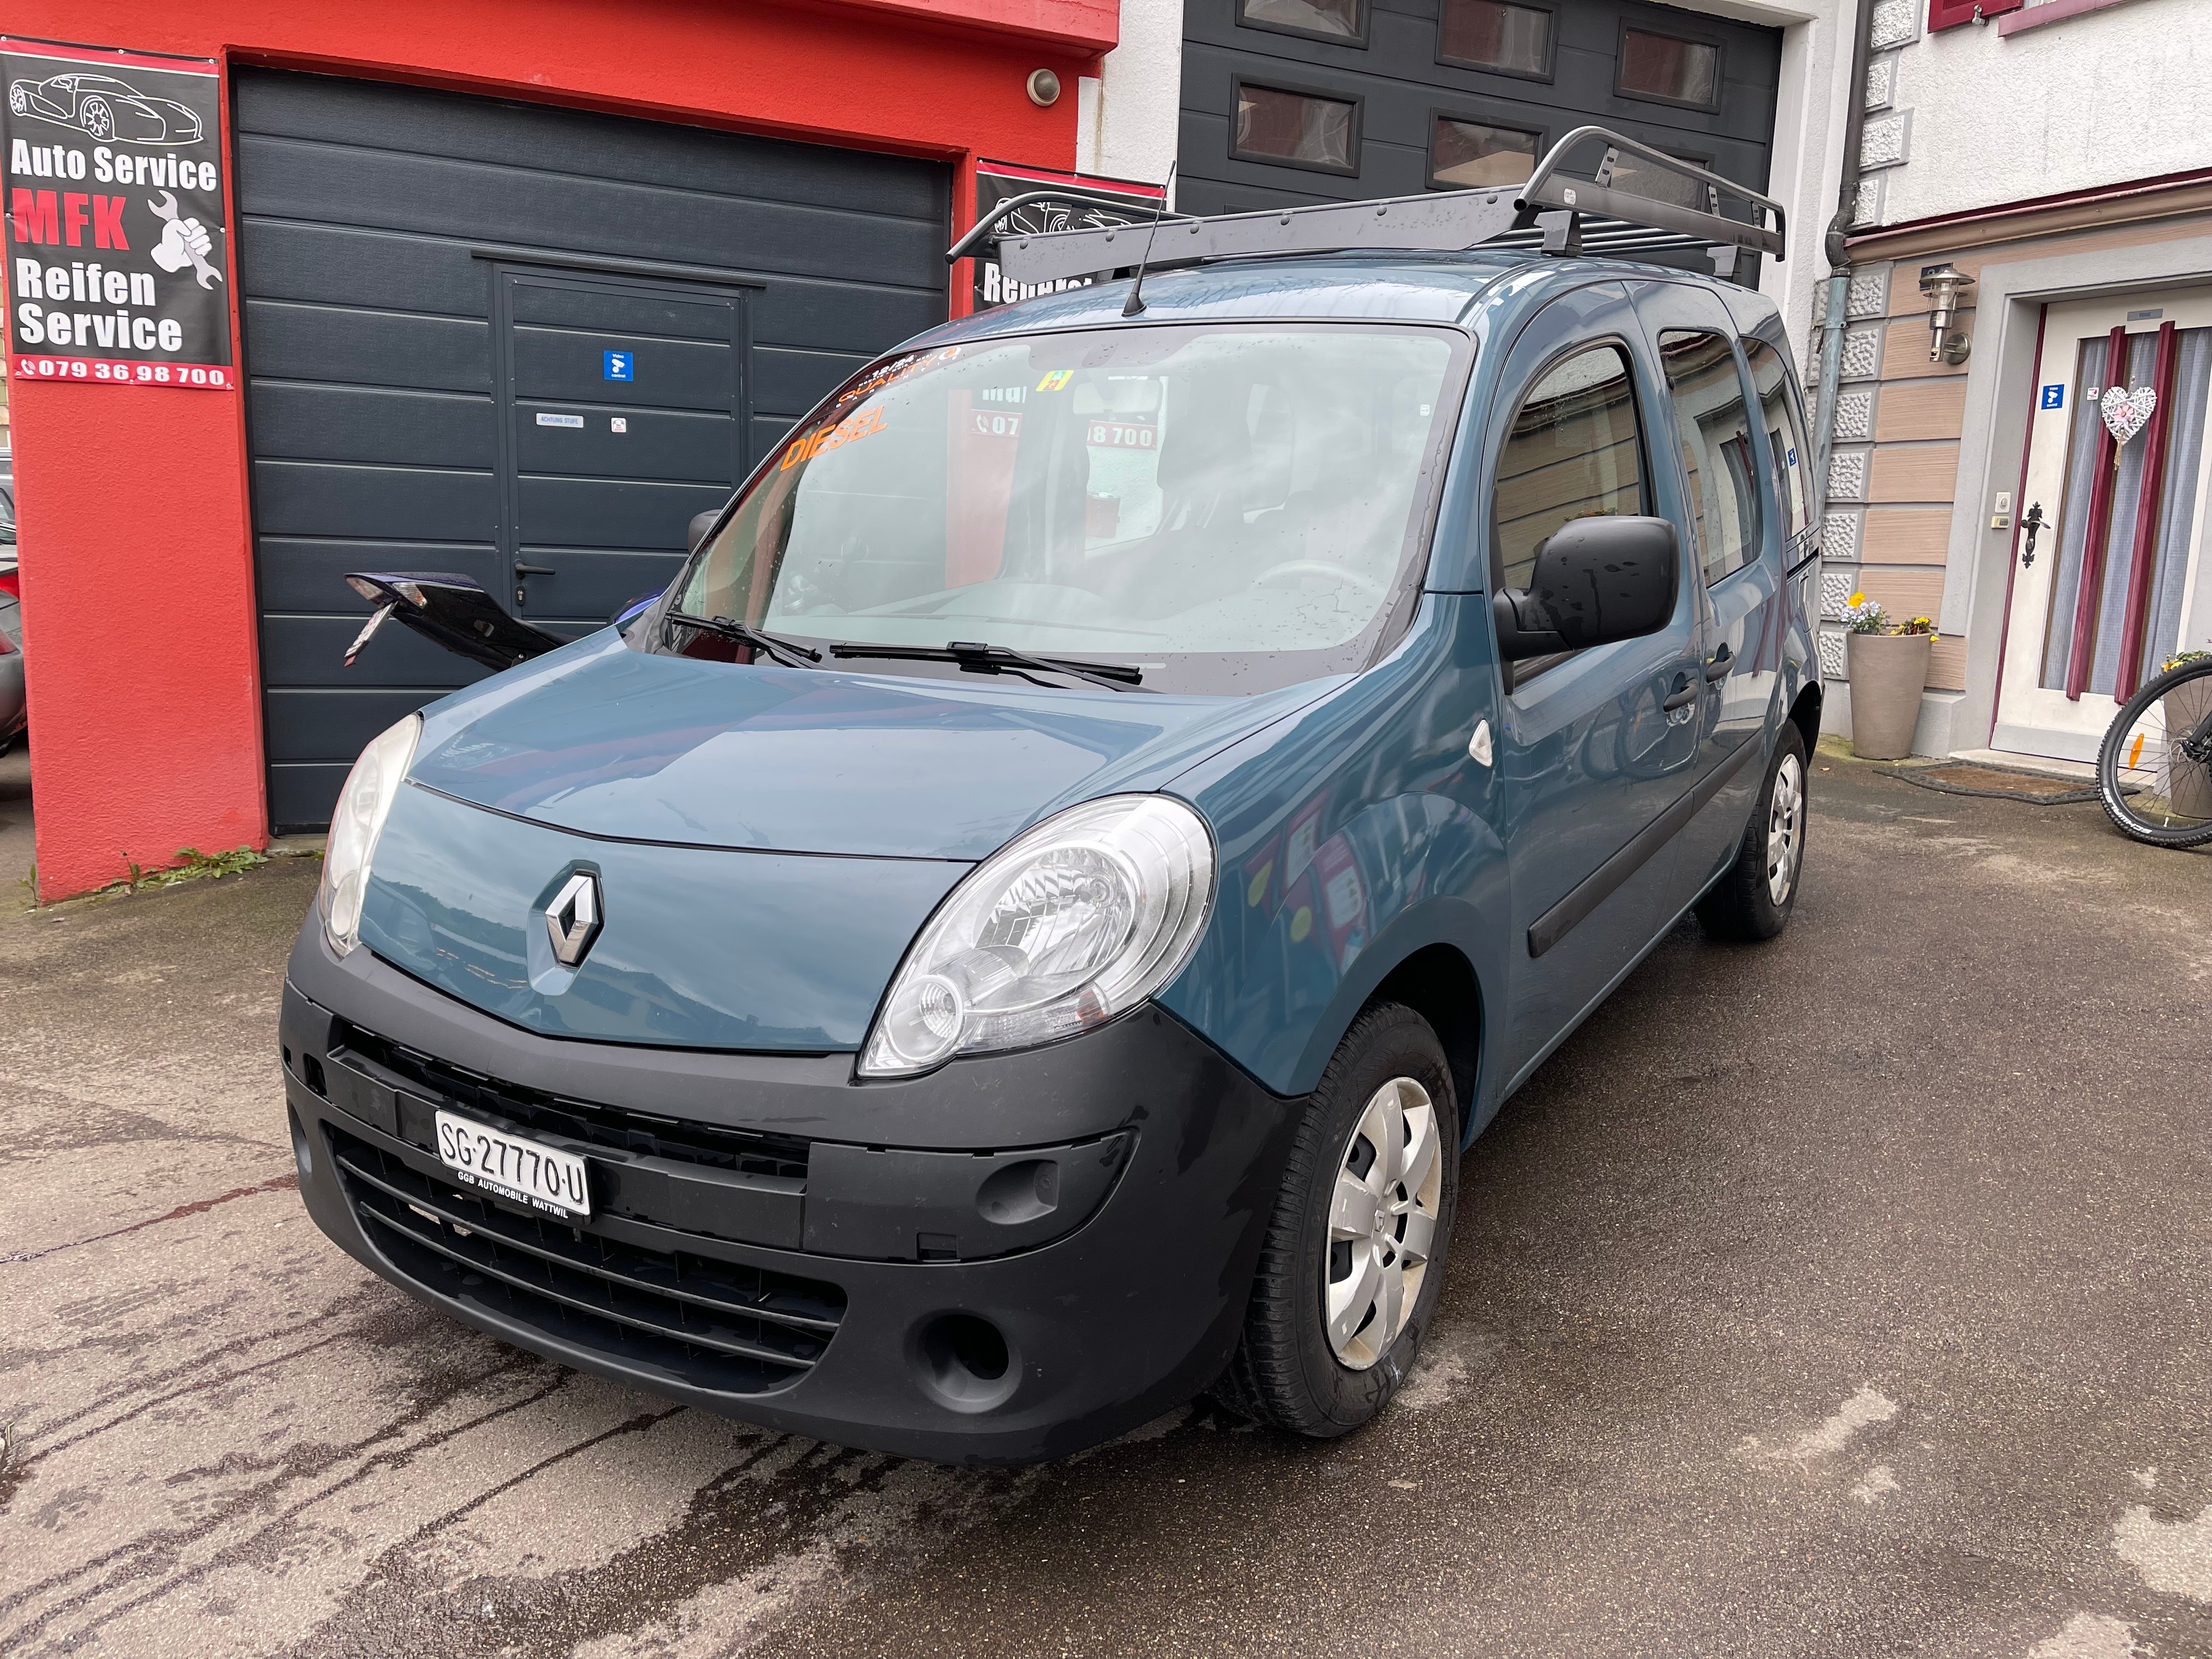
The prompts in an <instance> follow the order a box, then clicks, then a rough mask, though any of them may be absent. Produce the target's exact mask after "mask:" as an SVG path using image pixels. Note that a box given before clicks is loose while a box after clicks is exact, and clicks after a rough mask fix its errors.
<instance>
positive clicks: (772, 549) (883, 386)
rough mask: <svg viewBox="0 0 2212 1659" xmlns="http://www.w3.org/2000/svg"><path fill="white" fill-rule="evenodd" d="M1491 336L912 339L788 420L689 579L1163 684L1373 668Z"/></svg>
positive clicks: (730, 604)
mask: <svg viewBox="0 0 2212 1659" xmlns="http://www.w3.org/2000/svg"><path fill="white" fill-rule="evenodd" d="M1471 349H1472V348H1471V343H1470V342H1469V341H1468V339H1467V337H1466V336H1465V335H1463V334H1462V333H1460V332H1459V331H1456V330H1444V329H1436V328H1404V327H1400V328H1392V327H1384V326H1368V325H1266V326H1257V327H1244V326H1238V327H1229V326H1204V325H1196V326H1164V327H1146V326H1125V327H1121V328H1117V329H1111V330H1097V331H1082V332H1071V333H1065V334H1052V335H1038V336H1030V337H1016V338H1012V339H1000V340H986V341H981V342H976V343H968V344H962V345H954V346H946V347H945V348H943V349H939V350H936V351H932V352H926V353H921V354H917V355H914V356H902V357H896V358H892V359H890V360H888V361H886V362H883V363H880V364H878V365H876V366H875V367H873V368H871V369H869V370H868V371H866V373H864V374H861V375H860V376H859V377H857V378H856V379H855V380H853V381H852V382H851V383H850V384H849V385H848V386H846V388H845V389H844V390H843V391H842V392H840V393H839V394H838V395H837V397H836V398H833V399H832V400H831V401H830V402H829V404H827V405H826V406H825V407H824V408H823V410H822V411H821V412H820V413H819V414H818V415H817V417H816V418H815V419H814V420H813V421H811V422H809V423H808V424H806V425H805V426H802V427H800V428H798V429H796V430H795V431H794V432H793V433H792V434H791V435H790V436H789V437H788V438H787V440H786V441H785V442H784V444H783V447H782V448H781V450H780V452H779V453H778V457H777V459H775V461H774V462H772V463H771V464H770V465H769V466H768V467H767V468H765V469H764V470H763V471H762V472H761V473H760V474H759V476H758V477H756V478H755V479H754V481H753V483H752V486H751V488H750V490H749V491H748V493H747V494H746V495H745V496H744V499H743V501H741V502H740V503H739V504H738V508H737V511H736V512H735V513H733V514H732V517H731V518H730V520H729V521H728V522H727V523H726V525H725V526H723V529H722V531H721V533H720V534H719V535H717V536H715V537H714V538H712V539H711V540H709V541H708V543H707V544H705V545H704V546H703V547H702V549H701V550H700V552H699V554H698V556H696V559H695V560H694V562H693V563H692V566H691V568H690V571H689V572H688V573H687V574H686V576H685V578H684V580H683V581H682V582H681V583H680V584H679V586H678V597H677V605H678V607H679V608H680V609H682V610H684V611H688V612H690V613H691V614H693V615H695V616H702V617H732V618H734V619H736V620H737V621H739V622H744V623H751V624H753V625H754V626H756V627H760V628H764V629H769V630H771V631H773V632H775V633H778V634H781V635H789V636H793V637H796V638H799V639H803V640H806V641H811V642H815V643H820V642H822V641H859V642H864V643H867V644H878V645H902V646H929V647H942V646H945V645H947V644H949V643H951V642H952V641H978V642H981V643H987V644H990V645H994V646H1000V647H1006V648H1007V649H1010V650H1013V651H1018V652H1024V653H1030V654H1036V655H1052V656H1060V657H1072V658H1078V659H1084V660H1088V661H1100V662H1113V663H1122V664H1129V665H1136V666H1138V667H1140V668H1141V669H1142V670H1143V672H1144V684H1145V685H1146V686H1147V687H1151V688H1155V689H1158V690H1194V691H1255V690H1266V689H1268V688H1270V687H1273V686H1275V685H1281V684H1291V683H1292V682H1294V681H1296V680H1298V679H1303V678H1311V677H1313V676H1315V675H1317V674H1325V673H1334V672H1342V671H1354V670H1357V669H1359V668H1361V667H1364V665H1366V662H1367V659H1368V658H1369V656H1370V654H1371V653H1372V651H1373V648H1374V647H1375V644H1376V640H1377V637H1378V636H1379V635H1380V634H1381V631H1382V629H1383V627H1384V626H1385V625H1386V623H1387V621H1388V615H1389V610H1390V601H1391V599H1392V598H1393V596H1394V595H1395V592H1397V591H1398V589H1399V587H1400V586H1401V578H1402V577H1404V576H1405V575H1407V574H1408V572H1409V567H1410V565H1411V563H1412V562H1413V558H1414V557H1415V556H1416V554H1417V553H1418V551H1419V545H1420V541H1421V538H1422V533H1423V532H1424V531H1425V528H1426V526H1427V522H1428V516H1429V514H1428V508H1429V504H1430V497H1431V495H1432V493H1433V483H1434V478H1435V476H1436V474H1437V471H1438V470H1439V467H1438V463H1439V462H1440V460H1441V458H1442V455H1443V449H1444V446H1445V444H1446V442H1447V441H1449V436H1450V425H1451V423H1450V420H1449V414H1450V411H1451V410H1452V409H1453V408H1454V407H1455V404H1456V398H1457V392H1458V388H1459V386H1460V385H1461V383H1462V381H1463V380H1464V377H1465V374H1466V360H1467V358H1468V355H1469V353H1470V351H1471ZM672 643H674V644H675V645H677V646H678V647H679V648H681V649H684V650H686V651H689V652H691V653H696V654H699V655H704V656H727V655H729V654H731V653H732V652H733V651H734V650H742V649H744V647H742V646H732V642H731V641H729V640H728V639H727V638H726V637H721V636H717V635H710V634H705V633H699V632H692V633H689V634H678V635H674V636H672ZM854 666H856V667H860V668H868V669H872V668H873V667H874V666H875V665H874V664H873V663H872V662H870V661H868V660H867V659H862V660H861V661H860V662H859V663H856V664H855V665H854ZM929 671H939V670H935V669H931V670H929Z"/></svg>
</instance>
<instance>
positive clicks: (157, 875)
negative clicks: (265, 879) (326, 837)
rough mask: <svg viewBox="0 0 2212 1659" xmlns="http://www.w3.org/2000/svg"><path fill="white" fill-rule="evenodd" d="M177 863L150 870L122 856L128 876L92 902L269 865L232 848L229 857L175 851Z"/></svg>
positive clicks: (193, 849) (248, 851)
mask: <svg viewBox="0 0 2212 1659" xmlns="http://www.w3.org/2000/svg"><path fill="white" fill-rule="evenodd" d="M177 860H178V862H177V863H176V864H175V865H174V866H172V867H171V868H169V869H167V870H149V869H147V868H146V867H145V866H143V865H141V864H140V863H139V862H138V861H137V860H136V859H133V858H131V857H130V855H129V854H125V862H126V863H128V864H129V865H130V866H131V873H130V875H128V876H127V877H125V878H124V879H123V880H121V881H111V882H109V883H108V884H107V885H106V886H105V887H103V888H101V889H100V890H99V891H98V892H96V893H94V894H93V895H92V896H93V897H94V898H119V897H121V896H123V895H124V894H125V893H143V892H145V891H147V890H149V889H152V888H156V887H179V886H182V885H183V884H185V882H188V881H220V880H222V878H223V877H225V876H235V875H242V874H244V873H245V872H246V871H248V870H251V869H252V868H253V867H254V866H256V865H258V864H266V863H268V862H269V855H268V854H266V853H257V852H255V851H254V850H253V849H252V848H251V847H234V848H231V850H230V851H229V852H228V853H203V852H201V851H200V849H199V848H197V847H179V848H177Z"/></svg>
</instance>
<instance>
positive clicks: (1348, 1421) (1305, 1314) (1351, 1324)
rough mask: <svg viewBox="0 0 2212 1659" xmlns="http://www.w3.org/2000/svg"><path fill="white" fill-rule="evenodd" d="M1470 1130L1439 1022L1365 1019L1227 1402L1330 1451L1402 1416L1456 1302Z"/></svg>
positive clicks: (1294, 1170) (1222, 1395)
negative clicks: (1437, 1326) (1397, 1411)
mask: <svg viewBox="0 0 2212 1659" xmlns="http://www.w3.org/2000/svg"><path fill="white" fill-rule="evenodd" d="M1459 1122H1460V1115H1459V1103H1458V1097H1457V1095H1456V1093H1455V1090H1454V1088H1453V1085H1452V1075H1451V1066H1450V1065H1449V1062H1448V1061H1447V1060H1445V1058H1444V1051H1443V1044H1441V1043H1440V1042H1437V1036H1436V1033H1435V1032H1434V1031H1433V1030H1431V1029H1430V1028H1429V1023H1428V1022H1427V1021H1426V1020H1425V1019H1423V1018H1421V1017H1420V1016H1419V1014H1417V1013H1415V1012H1413V1010H1412V1009H1410V1008H1407V1007H1405V1006H1401V1005H1400V1004H1397V1003H1376V1004H1375V1005H1373V1006H1370V1007H1369V1008H1367V1009H1366V1010H1365V1011H1364V1012H1362V1013H1361V1014H1360V1016H1359V1018H1358V1019H1357V1020H1355V1021H1353V1022H1352V1030H1349V1031H1348V1032H1346V1034H1345V1038H1344V1041H1343V1042H1341V1043H1340V1044H1339V1045H1338V1047H1337V1051H1336V1054H1335V1056H1334V1058H1333V1059H1332V1060H1330V1061H1329V1064H1328V1071H1326V1072H1325V1073H1322V1081H1321V1086H1320V1087H1319V1088H1318V1089H1316V1090H1315V1091H1314V1093H1313V1097H1312V1099H1311V1100H1310V1103H1308V1105H1307V1108H1306V1115H1305V1119H1304V1121H1303V1122H1302V1123H1301V1124H1300V1125H1299V1126H1298V1132H1297V1141H1296V1143H1295V1144H1294V1146H1292V1148H1291V1160H1290V1168H1289V1170H1287V1171H1286V1172H1285V1175H1284V1177H1283V1187H1282V1191H1281V1193H1280V1194H1279V1195H1278V1197H1277V1200H1276V1203H1275V1213H1274V1216H1273V1219H1272V1220H1271V1222H1270V1223H1269V1225H1268V1229H1267V1244H1266V1246H1265V1248H1264V1249H1262V1251H1261V1257H1260V1268H1259V1273H1258V1274H1257V1276H1256V1277H1255V1279H1254V1281H1253V1285H1252V1299H1251V1303H1250V1305H1249V1309H1248V1310H1247V1313H1246V1316H1245V1320H1244V1334H1243V1340H1241V1341H1240V1342H1239V1343H1238V1344H1237V1354H1236V1358H1233V1359H1232V1360H1231V1362H1230V1364H1229V1369H1228V1370H1227V1371H1226V1372H1225V1373H1224V1374H1223V1376H1222V1377H1221V1379H1220V1381H1218V1383H1215V1384H1214V1387H1213V1393H1214V1396H1215V1398H1217V1399H1218V1400H1219V1401H1221V1402H1222V1403H1223V1404H1224V1405H1225V1406H1227V1407H1229V1408H1230V1409H1231V1411H1234V1412H1236V1413H1239V1414H1240V1415H1242V1416H1245V1417H1249V1418H1251V1419H1255V1421H1258V1422H1262V1423H1267V1424H1272V1425H1274V1426H1275V1427H1277V1428H1281V1429H1288V1430H1290V1431H1292V1432H1294V1433H1297V1434H1304V1435H1310V1436H1312V1437H1316V1438H1317V1439H1328V1438H1331V1437H1334V1436H1337V1435H1340V1434H1347V1433H1349V1432H1351V1431H1352V1430H1354V1429H1356V1428H1358V1427H1359V1426H1361V1425H1363V1424H1364V1423H1367V1422H1369V1421H1370V1420H1371V1419H1374V1417H1375V1416H1376V1414H1377V1413H1380V1412H1381V1411H1382V1410H1383V1407H1385V1406H1387V1405H1389V1403H1390V1400H1391V1396H1392V1395H1395V1394H1396V1393H1397V1391H1398V1385H1399V1384H1400V1383H1401V1382H1403V1381H1404V1380H1405V1376H1406V1373H1407V1371H1408V1370H1411V1369H1412V1367H1413V1359H1414V1357H1415V1356H1416V1355H1417V1354H1418V1353H1419V1351H1420V1344H1421V1338H1422V1335H1423V1334H1424V1333H1425V1331H1426V1330H1427V1328H1428V1324H1429V1320H1430V1318H1431V1315H1432V1314H1433V1313H1434V1311H1435V1309H1436V1304H1437V1297H1438V1296H1439V1295H1440V1294H1441V1293H1442V1291H1443V1260H1444V1255H1445V1253H1446V1251H1447V1249H1449V1244H1450V1240H1451V1228H1452V1215H1453V1212H1454V1210H1455V1207H1456V1206H1457V1204H1458V1200H1459V1133H1460V1132H1459Z"/></svg>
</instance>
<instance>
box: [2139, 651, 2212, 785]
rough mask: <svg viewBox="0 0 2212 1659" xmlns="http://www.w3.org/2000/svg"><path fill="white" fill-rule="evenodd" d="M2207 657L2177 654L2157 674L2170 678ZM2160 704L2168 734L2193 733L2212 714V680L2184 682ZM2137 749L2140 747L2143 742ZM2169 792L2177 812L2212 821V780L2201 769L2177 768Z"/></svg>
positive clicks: (2200, 678) (2210, 654)
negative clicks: (2199, 723) (2211, 712)
mask: <svg viewBox="0 0 2212 1659" xmlns="http://www.w3.org/2000/svg"><path fill="white" fill-rule="evenodd" d="M2207 657H2212V651H2178V652H2176V653H2174V654H2173V655H2172V656H2171V657H2168V658H2167V659H2166V660H2165V661H2164V662H2162V663H2160V665H2158V671H2159V672H2160V673H2161V674H2171V673H2172V671H2174V670H2175V669H2177V668H2185V667H2187V666H2188V665H2190V664H2191V663H2197V662H2203V660H2204V659H2206V658H2207ZM2158 702H2159V710H2160V713H2161V714H2163V715H2164V716H2165V717H2166V731H2167V732H2169V733H2171V732H2191V731H2193V730H2195V729H2196V726H2197V722H2198V721H2199V720H2203V718H2204V716H2205V714H2206V712H2207V711H2208V710H2212V676H2206V675H2200V676H2198V677H2197V678H2195V679H2189V680H2184V681H2183V682H2182V683H2181V684H2179V685H2177V686H2175V687H2174V688H2173V690H2171V691H2169V692H2167V693H2166V695H2165V696H2162V697H2160V699H2159V700H2158ZM2137 747H2138V748H2140V747H2141V744H2140V742H2138V744H2137ZM2166 790H2167V795H2168V801H2169V804H2170V805H2172V808H2173V810H2174V811H2176V812H2178V813H2184V814H2186V815H2187V816H2189V817H2199V818H2212V780H2207V778H2206V777H2205V775H2204V773H2203V769H2201V768H2198V767H2194V766H2179V767H2176V768H2174V769H2173V775H2172V778H2171V780H2169V781H2166Z"/></svg>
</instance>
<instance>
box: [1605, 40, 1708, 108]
mask: <svg viewBox="0 0 2212 1659" xmlns="http://www.w3.org/2000/svg"><path fill="white" fill-rule="evenodd" d="M1619 89H1620V92H1621V93H1622V94H1624V95H1625V96H1627V97H1630V98H1650V99H1656V100H1658V101H1659V102H1661V103H1662V104H1686V105H1688V106H1690V107H1691V108H1692V109H1717V108H1718V107H1719V106H1720V98H1721V49H1720V48H1719V47H1718V46H1714V45H1712V44H1711V43H1710V42H1708V41H1705V40H1679V39H1677V38H1676V37H1675V36H1674V35H1671V34H1655V33H1652V32H1651V31H1650V30H1649V29H1638V28H1630V27H1626V26H1625V25H1624V26H1623V27H1622V29H1621V31H1620V82H1619Z"/></svg>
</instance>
